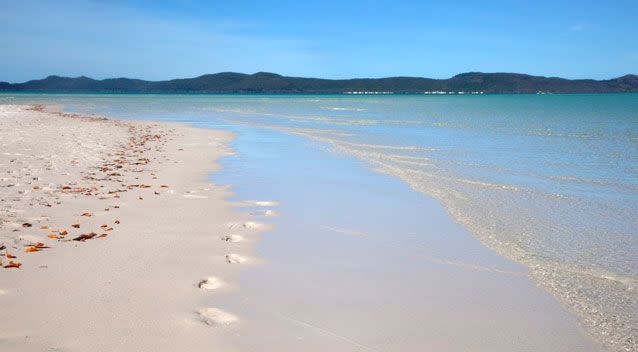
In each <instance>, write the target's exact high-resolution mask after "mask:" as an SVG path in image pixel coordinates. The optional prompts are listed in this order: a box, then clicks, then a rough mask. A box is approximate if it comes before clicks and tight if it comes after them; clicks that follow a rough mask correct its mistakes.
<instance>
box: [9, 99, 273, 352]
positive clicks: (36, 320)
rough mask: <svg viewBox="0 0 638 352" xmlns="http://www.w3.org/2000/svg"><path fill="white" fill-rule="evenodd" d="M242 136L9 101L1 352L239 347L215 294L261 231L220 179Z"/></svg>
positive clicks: (230, 285) (229, 284)
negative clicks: (228, 338)
mask: <svg viewBox="0 0 638 352" xmlns="http://www.w3.org/2000/svg"><path fill="white" fill-rule="evenodd" d="M231 139H232V135H231V134H230V133H228V132H223V131H213V130H203V129H195V128H191V127H185V126H181V125H175V124H165V123H148V122H123V121H116V120H108V119H103V118H99V117H89V116H81V115H75V114H67V113H61V112H55V111H53V112H47V111H45V110H44V108H43V107H32V108H29V107H27V106H8V105H3V106H0V150H1V153H0V245H1V246H2V250H1V251H0V253H1V256H0V260H1V261H2V266H3V268H0V312H1V314H0V350H2V351H206V350H208V351H209V350H227V349H226V348H224V346H223V342H222V341H218V339H216V336H218V335H216V334H213V333H211V329H233V325H235V324H237V323H238V319H239V318H238V317H237V316H236V315H234V314H233V312H227V311H225V310H224V309H223V307H216V306H211V305H203V302H204V299H210V297H212V296H214V295H215V294H217V292H224V291H226V292H228V291H229V290H233V289H234V282H235V278H236V275H237V272H238V270H240V268H241V267H242V266H243V265H245V264H249V263H246V262H245V261H244V258H247V257H249V256H250V254H251V250H252V245H251V243H252V242H253V241H254V239H255V236H256V234H257V232H259V231H260V227H258V226H256V225H257V223H255V222H254V220H250V219H248V218H242V217H241V216H240V215H238V214H237V212H236V211H233V208H232V207H231V204H229V202H227V201H225V198H226V197H227V196H228V195H229V193H228V191H227V190H225V188H223V187H217V186H215V185H213V184H210V183H209V181H207V174H208V173H209V172H210V171H213V170H214V169H215V168H217V167H218V166H217V164H215V160H216V159H218V158H219V157H222V156H224V155H227V154H228V153H229V152H230V151H229V149H228V147H227V144H228V142H229V141H230V140H231ZM265 204H270V203H265ZM264 209H265V210H268V209H270V208H266V207H265V208H264ZM247 221H249V222H247ZM244 225H245V226H244ZM226 236H230V237H228V238H229V239H230V240H226V238H227V237H226ZM231 262H232V263H233V264H230V263H231Z"/></svg>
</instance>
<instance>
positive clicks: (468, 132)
mask: <svg viewBox="0 0 638 352" xmlns="http://www.w3.org/2000/svg"><path fill="white" fill-rule="evenodd" d="M25 102H56V103H59V104H62V105H63V106H64V108H65V109H67V110H70V111H81V112H88V113H97V114H106V115H113V116H118V117H124V118H156V119H158V118H159V119H166V120H176V121H186V122H191V123H196V124H203V125H206V126H211V127H228V126H236V127H235V128H243V127H245V128H257V129H264V130H273V131H277V132H279V133H284V134H289V135H294V136H295V137H301V138H302V139H304V140H308V141H312V142H316V143H318V144H319V145H321V146H323V147H324V148H327V149H328V150H330V151H332V152H335V153H338V154H340V155H345V156H348V157H351V158H354V159H356V160H359V161H361V162H363V163H364V164H365V165H367V166H368V167H370V168H371V169H373V170H375V171H378V172H380V173H383V174H385V175H389V176H391V177H394V178H396V179H397V180H400V181H402V182H404V183H405V184H407V185H409V186H410V188H411V189H412V190H414V191H415V192H416V193H423V194H427V195H429V196H432V197H434V198H435V199H437V200H438V201H439V202H440V203H441V204H443V206H444V207H445V209H446V210H447V211H448V213H449V214H450V215H451V216H452V217H453V218H454V219H455V220H456V221H457V222H458V223H460V224H462V225H463V226H464V227H466V228H467V229H468V230H469V231H470V232H471V233H472V234H473V235H474V236H475V237H476V238H477V239H479V240H480V241H481V242H482V243H483V244H484V245H486V246H487V247H489V248H491V249H492V250H494V251H496V252H497V253H499V254H500V255H502V256H504V257H507V258H509V259H512V260H514V261H516V262H519V263H521V264H523V265H525V266H526V267H528V268H529V269H530V275H531V276H532V278H533V279H534V281H535V282H536V283H537V284H538V285H539V286H540V287H542V288H544V289H545V290H547V291H549V292H550V293H552V294H553V295H554V296H555V297H556V298H557V299H558V300H559V301H560V302H562V303H563V304H564V305H565V306H566V307H567V308H568V309H569V310H571V311H572V312H574V313H575V314H576V315H577V316H578V317H579V318H580V319H581V321H582V322H583V324H584V325H585V326H586V327H587V328H588V331H590V333H591V334H592V335H593V336H595V337H596V338H598V339H599V340H601V341H603V342H604V343H606V344H607V345H609V346H612V347H613V349H615V350H619V351H620V350H629V351H633V350H636V349H637V348H638V341H637V340H636V338H637V336H638V335H637V330H638V94H600V95H487V96H462V95H457V96H416V95H414V96H413V95H405V96H403V95H401V96H393V95H389V96H314V95H313V96H310V95H297V96H283V95H96V94H90V95H80V94H69V95H66V94H55V95H46V94H2V95H0V103H25ZM231 129H232V128H231ZM331 172H338V170H332V171H331ZM390 197H391V196H390Z"/></svg>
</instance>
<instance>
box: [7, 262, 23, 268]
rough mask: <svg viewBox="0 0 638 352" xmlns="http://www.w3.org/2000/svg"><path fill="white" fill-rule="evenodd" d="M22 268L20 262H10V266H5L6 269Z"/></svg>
mask: <svg viewBox="0 0 638 352" xmlns="http://www.w3.org/2000/svg"><path fill="white" fill-rule="evenodd" d="M21 266H22V263H20V262H14V261H9V264H7V265H5V266H4V267H5V268H7V269H8V268H16V269H20V267H21Z"/></svg>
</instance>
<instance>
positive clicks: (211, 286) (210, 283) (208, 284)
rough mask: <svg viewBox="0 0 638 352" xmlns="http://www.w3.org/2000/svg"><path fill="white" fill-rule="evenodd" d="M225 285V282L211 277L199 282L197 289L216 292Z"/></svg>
mask: <svg viewBox="0 0 638 352" xmlns="http://www.w3.org/2000/svg"><path fill="white" fill-rule="evenodd" d="M223 285H224V282H223V281H222V280H220V279H218V278H216V277H212V276H211V277H209V278H206V279H202V280H199V283H198V284H197V287H199V288H201V289H202V290H216V289H218V288H220V287H222V286H223Z"/></svg>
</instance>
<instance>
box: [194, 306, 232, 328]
mask: <svg viewBox="0 0 638 352" xmlns="http://www.w3.org/2000/svg"><path fill="white" fill-rule="evenodd" d="M197 314H198V315H199V318H200V319H201V321H202V322H203V323H205V324H207V325H211V326H219V325H231V324H233V323H236V322H238V321H239V318H237V316H236V315H233V314H230V313H228V312H224V311H223V310H221V309H218V308H203V309H200V310H199V311H197Z"/></svg>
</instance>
